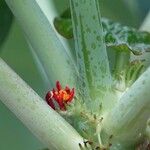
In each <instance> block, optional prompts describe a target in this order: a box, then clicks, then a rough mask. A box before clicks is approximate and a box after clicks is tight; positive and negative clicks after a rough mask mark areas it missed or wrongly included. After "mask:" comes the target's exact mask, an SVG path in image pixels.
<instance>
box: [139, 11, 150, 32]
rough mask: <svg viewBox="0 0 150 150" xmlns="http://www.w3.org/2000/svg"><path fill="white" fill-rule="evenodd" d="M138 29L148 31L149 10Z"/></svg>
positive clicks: (149, 25) (149, 30)
mask: <svg viewBox="0 0 150 150" xmlns="http://www.w3.org/2000/svg"><path fill="white" fill-rule="evenodd" d="M140 30H142V31H147V32H150V11H149V13H148V14H147V16H146V18H145V20H144V22H143V23H142V25H141V27H140Z"/></svg>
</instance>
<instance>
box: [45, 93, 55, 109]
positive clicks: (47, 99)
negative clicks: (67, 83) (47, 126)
mask: <svg viewBox="0 0 150 150" xmlns="http://www.w3.org/2000/svg"><path fill="white" fill-rule="evenodd" d="M45 100H46V102H47V104H48V105H49V106H51V108H53V109H54V110H55V105H54V103H53V100H52V94H51V92H50V91H49V92H48V93H47V94H46V97H45Z"/></svg>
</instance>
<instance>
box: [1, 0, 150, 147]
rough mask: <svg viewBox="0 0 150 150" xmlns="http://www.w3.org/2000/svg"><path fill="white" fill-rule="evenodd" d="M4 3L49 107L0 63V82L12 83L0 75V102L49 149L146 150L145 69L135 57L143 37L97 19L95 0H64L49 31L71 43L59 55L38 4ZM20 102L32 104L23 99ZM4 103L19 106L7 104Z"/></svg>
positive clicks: (147, 40) (149, 82)
mask: <svg viewBox="0 0 150 150" xmlns="http://www.w3.org/2000/svg"><path fill="white" fill-rule="evenodd" d="M6 2H7V4H8V5H9V7H10V8H11V10H12V12H13V13H14V15H15V16H16V18H17V20H18V21H19V23H20V25H21V26H22V29H23V31H24V32H25V34H26V38H27V39H28V42H29V43H30V46H31V47H32V51H34V52H33V55H35V57H36V60H38V64H40V66H41V67H42V69H41V70H42V73H43V74H44V77H45V78H46V79H45V81H47V79H48V80H49V82H48V84H49V86H50V89H49V91H48V92H47V91H45V92H47V94H46V95H45V100H46V102H47V104H48V105H49V106H50V107H48V105H46V103H43V102H41V101H40V98H39V97H38V96H37V95H34V92H33V91H30V90H29V88H28V87H27V86H26V84H25V83H24V82H22V81H21V80H20V79H18V80H17V81H18V82H19V83H20V85H18V86H17V85H16V84H15V81H16V80H15V79H16V78H17V76H16V75H15V74H13V73H12V71H9V68H8V67H7V66H6V64H4V63H3V62H2V61H1V60H0V65H1V68H0V72H1V74H0V77H5V78H7V79H8V80H9V75H10V78H11V79H12V80H10V81H9V82H8V81H7V80H6V81H5V82H4V81H3V80H1V78H0V82H1V83H2V84H1V86H2V89H1V90H0V96H1V95H2V96H1V97H0V98H2V99H6V101H4V103H5V104H6V105H8V107H9V108H10V109H11V110H12V111H13V112H14V113H15V114H17V115H18V117H19V118H20V119H21V120H22V121H23V122H25V124H26V125H27V126H28V127H29V128H30V129H31V130H33V132H35V135H37V136H38V137H39V138H40V139H41V140H42V141H44V142H45V143H46V144H47V146H48V148H50V149H52V150H53V149H57V150H61V149H62V150H68V149H70V150H79V149H81V150H86V149H88V150H93V149H94V150H97V149H100V150H106V149H111V150H125V149H128V150H130V149H131V150H134V149H136V148H137V149H139V148H140V149H142V148H147V149H148V148H149V137H150V131H149V123H148V122H149V121H148V119H149V117H150V92H149V89H150V77H149V74H150V68H146V67H145V66H144V61H145V60H143V59H139V56H140V55H142V54H145V53H148V51H149V49H150V34H149V33H147V32H139V31H137V30H135V29H133V28H129V27H123V26H122V25H120V24H119V23H114V22H113V21H110V20H108V19H106V18H101V15H100V8H99V5H100V3H99V1H98V0H92V1H91V0H70V8H69V9H67V10H66V11H65V12H64V13H63V14H62V15H61V16H60V17H57V18H55V19H54V26H55V28H56V30H57V31H58V32H59V33H60V34H61V35H63V36H64V37H66V38H68V39H70V38H72V40H73V41H74V43H75V44H74V45H75V46H72V47H71V48H70V50H66V49H65V48H64V46H63V45H62V44H61V42H60V41H59V39H58V38H57V35H56V33H55V32H54V30H53V26H52V25H51V24H50V23H49V20H48V19H49V18H48V16H45V14H46V11H44V10H43V9H42V8H41V7H40V4H41V3H42V2H40V1H39V2H37V1H36V0H26V1H23V0H6ZM101 3H102V2H101ZM28 16H30V17H28ZM52 23H53V22H52ZM31 29H32V30H31ZM133 55H134V58H131V56H133ZM137 55H138V57H137ZM3 69H4V70H3ZM6 72H8V75H7V74H6ZM13 81H14V82H13ZM5 83H7V84H6V85H8V90H9V95H6V92H5V90H6V89H7V86H5ZM19 83H18V84H19ZM12 85H13V87H15V86H17V88H16V89H14V88H13V89H12V88H11V87H12ZM21 86H22V87H23V88H21ZM3 89H5V90H3ZM12 90H14V91H13V92H12ZM19 90H20V91H21V92H18V91H19ZM14 93H15V94H14ZM17 93H18V95H17ZM20 93H22V94H23V96H22V95H21V94H20ZM27 93H30V94H27ZM24 97H25V99H27V100H29V99H30V97H31V99H32V97H33V100H32V101H31V103H30V102H29V101H28V102H25V101H24V99H23V98H24ZM12 98H13V99H15V98H16V99H17V100H18V99H19V100H20V99H21V100H22V101H21V102H19V100H18V101H17V102H18V103H17V104H15V102H14V101H10V99H12ZM35 99H38V100H37V102H36V101H35ZM34 104H35V105H34ZM16 105H17V106H18V107H17V109H15V108H16ZM22 105H23V108H24V109H22ZM30 105H32V106H31V107H30ZM11 106H13V107H11ZM36 106H37V107H36ZM28 107H29V108H28ZM32 108H34V109H35V112H34V109H32ZM22 111H23V113H22ZM27 112H30V115H26V113H27ZM56 112H58V113H59V114H60V115H61V116H62V117H63V118H65V120H66V121H67V122H69V124H71V125H72V126H73V127H74V129H75V130H76V131H77V132H78V133H79V134H80V135H79V134H78V133H76V132H75V130H74V129H72V128H71V126H70V125H69V124H67V122H66V121H65V120H64V119H62V117H60V115H58V114H57V113H56ZM40 114H41V117H40ZM33 118H34V119H35V121H34V119H33ZM40 119H41V120H40ZM37 121H41V122H40V124H37ZM28 122H29V123H28ZM30 122H31V123H30ZM42 123H43V125H42ZM43 126H44V128H43ZM55 128H56V129H55ZM42 133H43V134H42Z"/></svg>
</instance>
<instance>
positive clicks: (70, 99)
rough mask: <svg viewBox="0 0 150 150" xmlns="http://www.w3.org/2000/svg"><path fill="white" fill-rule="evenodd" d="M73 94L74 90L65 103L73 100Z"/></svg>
mask: <svg viewBox="0 0 150 150" xmlns="http://www.w3.org/2000/svg"><path fill="white" fill-rule="evenodd" d="M74 93H75V92H74V88H73V89H72V91H71V92H70V96H69V98H68V100H67V102H71V101H72V100H73V97H74Z"/></svg>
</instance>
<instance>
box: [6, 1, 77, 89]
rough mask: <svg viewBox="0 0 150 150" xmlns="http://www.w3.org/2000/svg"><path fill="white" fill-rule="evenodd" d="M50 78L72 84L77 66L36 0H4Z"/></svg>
mask: <svg viewBox="0 0 150 150" xmlns="http://www.w3.org/2000/svg"><path fill="white" fill-rule="evenodd" d="M6 2H7V4H8V6H9V7H10V9H11V10H12V12H13V14H14V15H15V17H16V18H17V20H18V21H19V23H20V25H21V27H22V29H23V30H24V32H25V35H26V37H27V39H28V41H29V42H30V44H31V46H32V47H33V50H35V53H36V54H37V57H38V58H39V59H40V61H41V64H42V66H43V68H44V70H45V72H46V74H47V76H48V78H49V81H50V85H51V87H54V85H55V81H56V80H59V81H60V82H61V83H62V84H63V85H66V84H69V85H70V86H75V80H76V75H75V74H76V67H75V64H74V63H73V60H72V58H71V56H70V54H69V53H68V52H67V51H66V49H65V48H64V47H63V45H62V43H61V42H60V40H59V39H58V37H57V36H56V33H55V31H54V30H53V27H52V25H51V24H50V22H49V21H48V19H47V17H46V16H45V14H44V12H43V11H42V10H41V8H40V7H39V5H38V2H37V1H36V0H26V1H24V0H6Z"/></svg>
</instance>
